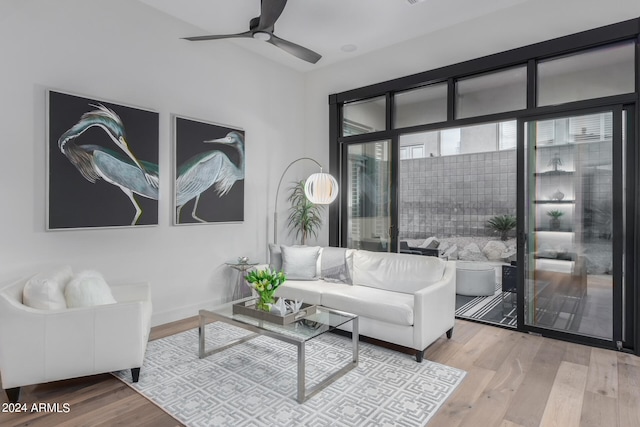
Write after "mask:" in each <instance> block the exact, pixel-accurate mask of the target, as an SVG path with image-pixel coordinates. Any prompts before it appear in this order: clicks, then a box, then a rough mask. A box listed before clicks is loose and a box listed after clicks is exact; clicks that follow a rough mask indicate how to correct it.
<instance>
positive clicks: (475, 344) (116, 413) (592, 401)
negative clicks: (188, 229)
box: [0, 318, 640, 427]
mask: <svg viewBox="0 0 640 427" xmlns="http://www.w3.org/2000/svg"><path fill="white" fill-rule="evenodd" d="M196 326H197V319H196V318H190V319H186V320H183V321H179V322H175V323H171V324H168V325H163V326H159V327H156V328H153V330H152V332H151V339H157V338H160V337H164V336H167V335H171V334H174V333H177V332H180V331H183V330H187V329H190V328H193V327H196ZM425 357H426V358H427V359H429V360H433V361H436V362H440V363H443V364H445V365H449V366H454V367H457V368H460V369H464V370H465V371H467V377H466V378H465V380H464V381H463V382H462V384H461V385H460V386H459V387H458V389H457V390H456V392H455V393H454V394H453V395H452V396H451V397H450V398H449V399H448V400H447V401H446V402H445V404H444V405H443V407H442V408H440V410H439V411H438V413H437V414H436V415H435V417H434V418H433V419H432V420H431V421H430V422H429V427H435V426H442V427H455V426H465V427H466V426H473V427H476V426H482V427H491V426H496V427H519V426H525V427H533V426H562V427H572V426H583V427H590V426H594V427H596V426H597V427H601V426H611V427H614V426H619V427H637V426H639V425H640V409H639V408H640V358H639V357H636V356H631V355H628V354H624V353H617V352H614V351H610V350H602V349H598V348H591V347H586V346H582V345H578V344H571V343H566V342H562V341H557V340H552V339H548V338H542V337H539V336H533V335H526V334H522V333H520V332H515V331H511V330H507V329H501V328H495V327H491V326H486V325H481V324H478V323H473V322H467V321H463V320H457V321H456V327H455V330H454V334H453V338H452V339H451V340H447V339H446V338H445V337H443V338H441V339H439V340H438V341H437V342H436V343H434V344H433V345H432V346H431V347H429V348H428V349H427V351H426V354H425ZM0 400H1V401H2V404H4V403H6V402H7V399H6V396H5V395H4V393H2V396H1V397H0ZM21 402H24V403H26V404H27V406H28V408H29V409H30V408H31V406H32V404H33V403H40V402H42V403H50V404H51V403H59V404H60V407H61V409H62V404H64V403H68V404H69V406H70V411H69V412H68V413H46V412H30V413H6V412H5V413H2V412H0V425H2V426H4V427H9V426H30V427H53V426H56V427H57V426H92V427H94V426H109V427H111V426H119V425H122V426H136V427H142V426H149V427H152V426H153V427H165V426H166V427H172V426H180V425H181V424H180V423H178V422H177V421H175V420H174V419H173V418H172V417H171V416H169V415H167V414H166V413H165V412H164V411H163V410H161V409H160V408H158V407H157V406H155V405H154V404H153V403H151V402H149V401H148V400H147V399H145V398H144V397H142V396H141V395H140V394H138V393H136V392H135V391H134V390H132V389H131V388H129V387H128V386H126V385H125V384H123V383H122V382H120V381H119V380H117V379H115V378H114V377H113V376H111V375H110V374H104V375H96V376H92V377H84V378H78V379H73V380H67V381H58V382H55V383H49V384H43V385H37V386H29V387H24V389H23V391H22V399H21ZM2 408H5V407H4V406H2Z"/></svg>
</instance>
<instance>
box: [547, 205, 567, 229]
mask: <svg viewBox="0 0 640 427" xmlns="http://www.w3.org/2000/svg"><path fill="white" fill-rule="evenodd" d="M547 215H549V216H550V217H551V218H550V219H549V228H551V229H552V230H554V231H557V230H560V217H561V216H562V215H564V212H562V211H559V210H557V209H554V210H552V211H548V212H547Z"/></svg>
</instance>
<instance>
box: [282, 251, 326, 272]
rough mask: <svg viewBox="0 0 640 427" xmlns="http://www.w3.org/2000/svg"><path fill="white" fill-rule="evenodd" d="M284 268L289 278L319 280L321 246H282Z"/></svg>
mask: <svg viewBox="0 0 640 427" xmlns="http://www.w3.org/2000/svg"><path fill="white" fill-rule="evenodd" d="M280 249H281V250H282V270H283V271H284V274H286V276H287V279H291V280H317V279H318V256H319V255H320V247H319V246H304V247H294V246H281V247H280Z"/></svg>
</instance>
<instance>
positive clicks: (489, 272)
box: [456, 262, 496, 297]
mask: <svg viewBox="0 0 640 427" xmlns="http://www.w3.org/2000/svg"><path fill="white" fill-rule="evenodd" d="M495 293H496V271H495V268H494V267H492V266H491V265H489V264H484V263H481V262H457V263H456V294H458V295H467V296H476V297H480V296H490V295H493V294H495Z"/></svg>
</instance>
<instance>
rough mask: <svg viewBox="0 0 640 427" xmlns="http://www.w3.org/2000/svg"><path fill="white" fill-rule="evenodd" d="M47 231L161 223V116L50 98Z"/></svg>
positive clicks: (65, 97)
mask: <svg viewBox="0 0 640 427" xmlns="http://www.w3.org/2000/svg"><path fill="white" fill-rule="evenodd" d="M48 101H49V103H48V125H49V126H48V127H49V129H48V167H49V171H48V172H49V173H48V229H50V230H56V229H75V228H93V227H98V228H99V227H130V226H145V225H156V224H157V223H158V195H159V171H158V125H159V121H158V113H155V112H151V111H147V110H142V109H138V108H133V107H126V106H122V105H118V104H113V103H108V102H103V101H99V100H95V99H89V98H83V97H79V96H75V95H70V94H65V93H61V92H54V91H49V93H48Z"/></svg>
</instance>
